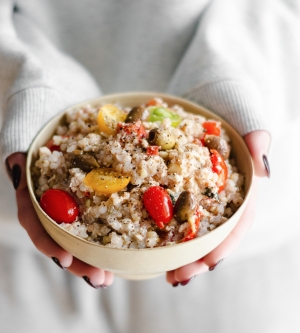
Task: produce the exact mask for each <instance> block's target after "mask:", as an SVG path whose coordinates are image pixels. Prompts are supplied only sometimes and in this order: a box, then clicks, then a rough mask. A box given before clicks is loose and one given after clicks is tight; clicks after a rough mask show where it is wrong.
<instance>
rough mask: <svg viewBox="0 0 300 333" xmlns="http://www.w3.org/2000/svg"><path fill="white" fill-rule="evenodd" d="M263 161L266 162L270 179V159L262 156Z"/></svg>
mask: <svg viewBox="0 0 300 333" xmlns="http://www.w3.org/2000/svg"><path fill="white" fill-rule="evenodd" d="M262 159H263V162H264V165H265V168H266V170H267V173H268V177H270V165H269V161H268V158H267V156H266V155H263V156H262Z"/></svg>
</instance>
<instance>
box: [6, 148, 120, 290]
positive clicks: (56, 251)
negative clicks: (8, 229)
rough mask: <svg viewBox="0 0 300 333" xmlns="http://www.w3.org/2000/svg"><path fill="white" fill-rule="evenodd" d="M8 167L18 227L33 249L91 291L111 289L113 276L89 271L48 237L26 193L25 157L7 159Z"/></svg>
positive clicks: (17, 154)
mask: <svg viewBox="0 0 300 333" xmlns="http://www.w3.org/2000/svg"><path fill="white" fill-rule="evenodd" d="M7 165H8V168H9V169H10V170H11V174H12V178H13V185H14V187H15V189H16V199H17V206H18V218H19V221H20V224H21V225H22V227H23V228H24V229H25V230H26V231H27V233H28V235H29V237H30V238H31V240H32V242H33V244H34V245H35V246H36V248H37V249H38V250H39V251H40V252H42V253H43V254H45V255H46V256H47V257H49V258H52V259H53V261H54V262H55V263H56V264H57V265H58V266H60V267H61V268H63V269H66V270H68V271H69V272H71V273H72V274H74V275H76V276H80V277H83V278H84V280H85V281H86V282H87V283H88V284H89V285H90V286H92V287H94V288H100V287H102V288H105V287H107V286H109V285H111V284H112V283H113V278H114V277H113V274H112V273H110V272H106V271H104V270H102V269H99V268H95V267H92V266H90V265H88V264H86V263H84V262H82V261H80V260H79V259H77V258H75V257H73V256H72V255H71V254H70V253H68V252H66V251H65V250H64V249H62V248H61V247H60V246H59V245H58V244H56V243H55V242H54V240H53V239H52V238H51V237H50V236H49V235H48V234H47V232H46V230H45V229H44V227H43V226H42V224H41V223H40V221H39V219H38V217H37V215H36V213H35V210H34V208H33V205H32V203H31V200H30V196H29V192H28V189H27V182H26V171H25V170H26V169H25V165H26V156H25V155H24V154H22V153H15V154H12V155H10V156H9V157H8V158H7Z"/></svg>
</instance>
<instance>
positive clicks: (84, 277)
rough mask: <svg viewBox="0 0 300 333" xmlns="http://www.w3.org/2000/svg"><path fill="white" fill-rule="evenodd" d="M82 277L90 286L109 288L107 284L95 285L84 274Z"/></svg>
mask: <svg viewBox="0 0 300 333" xmlns="http://www.w3.org/2000/svg"><path fill="white" fill-rule="evenodd" d="M82 278H83V280H84V281H85V282H86V283H87V284H88V285H89V286H91V287H92V288H94V289H99V288H102V289H106V288H107V286H106V285H105V284H99V285H94V284H93V283H92V282H91V281H90V279H89V278H88V277H87V276H83V277H82Z"/></svg>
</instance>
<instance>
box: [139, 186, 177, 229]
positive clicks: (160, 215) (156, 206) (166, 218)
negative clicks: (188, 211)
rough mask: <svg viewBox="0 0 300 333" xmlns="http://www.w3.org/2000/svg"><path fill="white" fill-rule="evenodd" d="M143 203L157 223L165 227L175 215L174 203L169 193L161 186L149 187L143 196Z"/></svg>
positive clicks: (160, 226) (161, 227)
mask: <svg viewBox="0 0 300 333" xmlns="http://www.w3.org/2000/svg"><path fill="white" fill-rule="evenodd" d="M143 203H144V206H145V208H146V210H147V212H148V214H149V215H150V216H151V218H152V219H153V220H154V222H155V223H156V225H157V226H158V227H159V228H160V229H163V228H164V226H165V224H167V223H169V222H170V221H171V219H172V216H173V205H172V201H171V198H170V196H169V194H168V193H167V192H166V191H165V190H164V189H163V188H162V187H160V186H151V187H149V188H148V189H147V190H146V192H145V193H144V196H143Z"/></svg>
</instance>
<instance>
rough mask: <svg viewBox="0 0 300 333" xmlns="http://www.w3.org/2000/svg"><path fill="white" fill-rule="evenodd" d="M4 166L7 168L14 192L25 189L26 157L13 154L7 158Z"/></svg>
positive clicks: (20, 154)
mask: <svg viewBox="0 0 300 333" xmlns="http://www.w3.org/2000/svg"><path fill="white" fill-rule="evenodd" d="M6 164H7V166H8V168H9V173H10V175H11V177H12V182H13V185H14V188H15V190H17V189H23V188H25V187H27V181H26V155H25V154H23V153H14V154H12V155H10V156H9V157H8V158H7V160H6Z"/></svg>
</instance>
